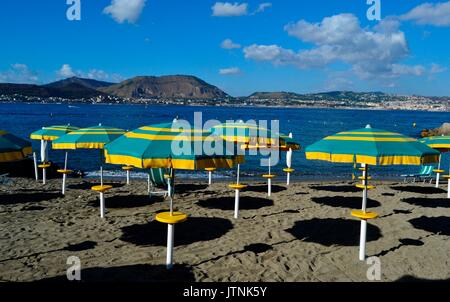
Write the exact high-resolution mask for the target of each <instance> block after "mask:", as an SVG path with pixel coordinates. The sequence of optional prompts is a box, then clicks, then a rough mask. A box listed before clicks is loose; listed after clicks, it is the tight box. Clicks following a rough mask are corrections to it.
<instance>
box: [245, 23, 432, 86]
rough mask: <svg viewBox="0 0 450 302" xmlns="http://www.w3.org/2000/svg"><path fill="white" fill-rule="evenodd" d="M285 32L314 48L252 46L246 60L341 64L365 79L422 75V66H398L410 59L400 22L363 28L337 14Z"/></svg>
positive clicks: (303, 65) (292, 26)
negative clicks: (292, 48) (297, 49)
mask: <svg viewBox="0 0 450 302" xmlns="http://www.w3.org/2000/svg"><path fill="white" fill-rule="evenodd" d="M284 29H285V30H286V32H287V33H288V34H289V35H290V36H293V37H296V38H298V39H300V40H301V41H303V42H306V43H310V44H312V45H313V47H312V48H309V49H302V50H300V51H294V50H291V49H285V48H283V47H281V46H279V45H256V44H253V45H250V46H248V47H245V48H244V55H245V57H246V58H247V59H252V60H257V61H269V62H272V63H273V64H274V65H294V66H296V67H298V68H302V69H307V68H322V67H325V66H327V65H329V64H332V63H336V62H338V63H344V64H347V65H349V66H350V67H351V71H353V73H355V74H356V75H357V76H359V77H360V78H364V79H368V78H392V77H398V76H400V75H405V74H410V75H415V76H420V75H422V74H423V73H424V69H423V67H422V66H407V65H402V64H400V62H401V61H402V60H404V59H405V58H407V57H408V56H409V48H408V43H407V41H406V37H405V34H404V33H403V32H402V31H400V30H399V22H398V21H395V20H393V19H389V18H388V19H384V20H383V21H381V22H380V23H378V25H376V26H374V27H372V28H369V27H367V28H362V27H361V26H360V23H359V20H358V18H357V17H355V16H354V15H352V14H340V15H335V16H332V17H327V18H324V19H323V20H322V22H320V23H310V22H307V21H305V20H300V21H298V22H296V23H291V24H288V25H286V26H285V27H284Z"/></svg>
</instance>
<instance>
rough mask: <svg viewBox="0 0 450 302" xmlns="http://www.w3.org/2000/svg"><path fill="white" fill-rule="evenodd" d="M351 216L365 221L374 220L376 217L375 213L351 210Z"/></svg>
mask: <svg viewBox="0 0 450 302" xmlns="http://www.w3.org/2000/svg"><path fill="white" fill-rule="evenodd" d="M352 216H353V217H356V218H361V219H364V220H366V219H375V218H377V217H378V214H377V213H375V212H364V211H361V210H353V211H352Z"/></svg>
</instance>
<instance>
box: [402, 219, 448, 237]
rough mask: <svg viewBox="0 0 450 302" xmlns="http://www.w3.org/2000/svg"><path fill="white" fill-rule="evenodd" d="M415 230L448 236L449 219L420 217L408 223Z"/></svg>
mask: <svg viewBox="0 0 450 302" xmlns="http://www.w3.org/2000/svg"><path fill="white" fill-rule="evenodd" d="M408 222H409V223H411V224H412V225H413V227H415V228H416V229H420V230H424V231H427V232H430V233H434V234H437V235H445V236H450V217H445V216H439V217H426V216H421V217H418V218H413V219H411V220H409V221H408Z"/></svg>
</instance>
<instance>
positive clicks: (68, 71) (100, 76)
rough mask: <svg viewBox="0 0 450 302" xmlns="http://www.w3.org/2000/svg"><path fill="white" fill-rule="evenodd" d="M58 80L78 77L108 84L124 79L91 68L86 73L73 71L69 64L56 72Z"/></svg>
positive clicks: (117, 75)
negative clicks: (107, 82)
mask: <svg viewBox="0 0 450 302" xmlns="http://www.w3.org/2000/svg"><path fill="white" fill-rule="evenodd" d="M56 74H57V76H58V77H59V78H70V77H79V78H85V79H92V80H98V81H110V82H120V81H122V80H123V79H124V78H123V77H122V76H121V75H119V74H116V73H113V74H110V73H107V72H106V71H104V70H101V69H96V68H92V69H90V70H88V71H82V70H76V71H75V70H73V68H72V66H70V65H69V64H63V65H62V66H61V68H60V69H59V70H58V71H57V72H56Z"/></svg>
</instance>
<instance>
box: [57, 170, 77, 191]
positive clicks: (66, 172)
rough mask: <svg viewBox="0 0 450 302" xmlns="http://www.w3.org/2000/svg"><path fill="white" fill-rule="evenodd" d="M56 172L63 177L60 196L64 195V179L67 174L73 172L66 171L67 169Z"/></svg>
mask: <svg viewBox="0 0 450 302" xmlns="http://www.w3.org/2000/svg"><path fill="white" fill-rule="evenodd" d="M57 172H58V173H61V174H62V176H63V178H62V179H63V180H62V189H61V193H62V195H66V177H67V175H68V174H70V173H72V172H73V171H72V170H67V169H59V170H57Z"/></svg>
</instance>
